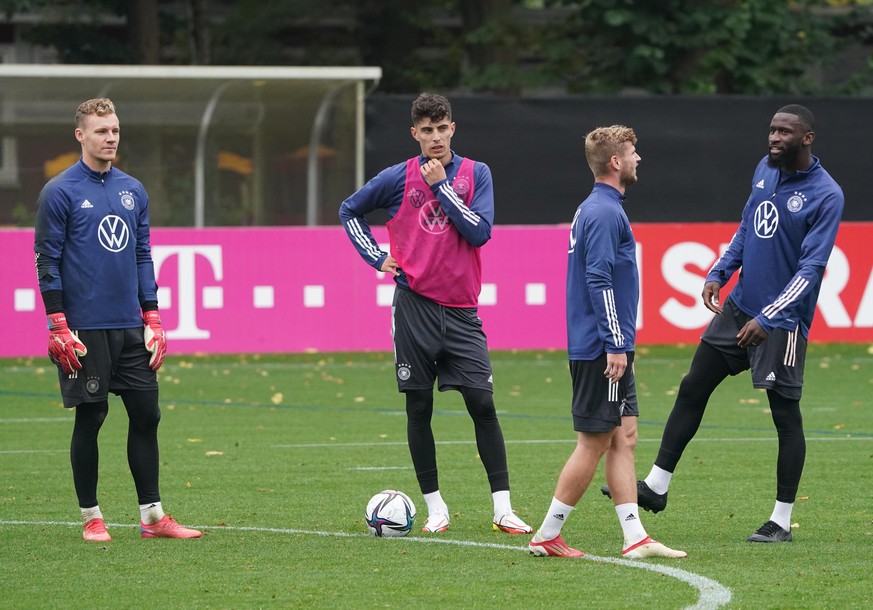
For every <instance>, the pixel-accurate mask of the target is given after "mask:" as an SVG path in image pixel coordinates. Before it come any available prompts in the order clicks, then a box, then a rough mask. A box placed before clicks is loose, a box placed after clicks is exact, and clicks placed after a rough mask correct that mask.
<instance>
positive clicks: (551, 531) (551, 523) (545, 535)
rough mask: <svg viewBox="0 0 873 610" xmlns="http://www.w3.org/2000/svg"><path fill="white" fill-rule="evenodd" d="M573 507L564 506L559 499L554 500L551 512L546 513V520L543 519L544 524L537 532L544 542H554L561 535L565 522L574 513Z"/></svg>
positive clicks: (550, 507)
mask: <svg viewBox="0 0 873 610" xmlns="http://www.w3.org/2000/svg"><path fill="white" fill-rule="evenodd" d="M573 508H574V507H573V506H570V505H569V504H564V503H563V502H561V501H560V500H558V499H557V498H552V503H551V504H550V505H549V512H548V513H546V518H545V519H543V524H542V525H541V526H540V529H539V531H538V532H537V533H538V534H539V535H540V538H542V539H543V540H552V539H553V538H557V537H558V536H559V535H560V534H561V528H563V527H564V522H565V521H567V517H569V516H570V513H571V512H573Z"/></svg>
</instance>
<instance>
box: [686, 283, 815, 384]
mask: <svg viewBox="0 0 873 610" xmlns="http://www.w3.org/2000/svg"><path fill="white" fill-rule="evenodd" d="M751 319H752V316H750V315H748V314H747V313H745V312H743V311H742V310H740V308H739V307H737V306H736V305H734V304H733V303H731V300H730V297H728V299H727V301H726V302H725V305H724V312H723V313H722V314H721V315H716V316H715V317H714V318H713V319H712V321H711V322H710V323H709V326H707V327H706V330H705V331H703V336H701V337H700V340H701V341H706V343H708V344H709V345H711V346H712V347H714V348H715V349H717V350H718V351H719V352H720V353H721V354H722V355H723V356H724V358H725V360H727V363H728V366H729V367H730V371H731V375H737V374H739V373H742V372H743V371H745V370H748V369H752V386H753V387H755V388H759V389H766V390H774V391H775V392H777V393H779V394H781V395H782V396H785V397H786V398H788V399H791V400H800V396H801V394H802V392H803V369H804V366H805V365H806V344H807V341H806V339H805V338H804V337H803V335H801V334H800V329H799V328H795V329H794V330H790V331H789V330H785V329H782V328H776V329H773V332H771V333H770V334H769V335H768V336H767V339H766V340H765V341H763V342H762V343H761V344H760V345H758V346H757V347H748V348H740V347H738V346H737V334H738V333H739V332H740V329H741V328H742V327H743V326H744V325H745V324H746V322H748V321H749V320H751Z"/></svg>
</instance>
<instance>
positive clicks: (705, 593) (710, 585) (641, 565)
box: [0, 521, 732, 610]
mask: <svg viewBox="0 0 873 610" xmlns="http://www.w3.org/2000/svg"><path fill="white" fill-rule="evenodd" d="M4 525H8V526H15V525H17V526H29V525H33V526H46V525H57V526H63V527H77V528H78V527H82V523H81V522H74V521H0V526H4ZM106 525H107V527H139V526H138V525H132V524H127V523H107V524H106ZM188 527H193V528H196V529H202V530H212V531H214V532H220V531H236V532H267V533H272V534H292V535H304V536H335V537H338V538H371V537H372V536H371V535H370V534H357V533H349V532H323V531H312V530H299V529H290V528H276V527H234V526H225V525H223V526H220V527H210V526H206V525H189V526H188ZM392 540H400V539H399V538H385V541H386V542H388V544H391V543H392V542H391V541H392ZM402 540H403V541H404V542H421V543H430V544H453V545H456V546H465V547H477V548H489V549H504V550H509V551H524V552H528V548H527V546H511V545H508V544H494V543H488V542H472V541H469V540H450V539H446V538H422V537H419V536H407V537H405V538H402ZM584 558H585V559H588V560H590V561H596V562H602V563H612V564H615V565H620V566H624V567H628V568H638V569H641V570H649V571H651V572H657V573H659V574H663V575H665V576H670V577H672V578H675V579H677V580H680V581H682V582H684V583H685V584H688V585H690V586H691V587H693V588H695V589H697V592H698V598H697V603H696V604H694V605H693V606H688V608H689V609H693V610H711V609H715V608H719V607H721V606H724V605H726V604H727V603H728V602H730V601H731V597H732V593H731V590H730V589H729V588H727V587H725V586H724V585H721V584H719V583H718V582H716V581H714V580H712V579H710V578H707V577H705V576H701V575H699V574H695V573H693V572H688V571H686V570H680V569H679V568H674V567H672V566H666V565H661V564H653V563H646V562H644V561H637V560H633V559H618V558H612V557H598V556H596V555H588V554H586V555H585V557H584ZM536 561H555V560H548V559H538V560H536ZM557 561H571V560H567V559H559V560H557Z"/></svg>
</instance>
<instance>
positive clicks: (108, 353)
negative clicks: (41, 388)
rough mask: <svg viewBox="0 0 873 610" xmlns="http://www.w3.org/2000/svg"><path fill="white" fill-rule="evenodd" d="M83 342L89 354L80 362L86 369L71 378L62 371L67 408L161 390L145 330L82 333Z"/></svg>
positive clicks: (60, 376) (60, 375)
mask: <svg viewBox="0 0 873 610" xmlns="http://www.w3.org/2000/svg"><path fill="white" fill-rule="evenodd" d="M78 335H79V341H81V342H82V343H83V344H84V345H85V347H86V348H87V350H88V353H87V354H86V355H84V356H81V357H80V358H79V362H81V363H82V368H81V369H79V370H78V371H76V372H75V373H73V374H72V375H67V374H66V373H65V372H64V371H63V370H62V369H61V368H60V367H58V380H59V382H60V385H61V396H63V398H64V406H65V407H67V408H70V407H75V406H76V405H79V404H82V403H83V402H103V401H105V400H107V399H108V397H109V392H112V393H113V394H120V393H121V392H124V391H125V390H157V389H158V375H157V373H156V372H155V371H153V370H151V369H150V368H149V358H151V354H150V353H149V351H148V350H147V349H146V348H145V343H144V342H143V329H142V328H121V329H109V330H80V331H78Z"/></svg>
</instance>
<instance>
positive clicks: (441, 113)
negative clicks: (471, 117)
mask: <svg viewBox="0 0 873 610" xmlns="http://www.w3.org/2000/svg"><path fill="white" fill-rule="evenodd" d="M445 118H448V119H449V120H450V121H451V120H452V105H451V104H450V103H449V100H447V99H446V98H444V97H443V96H442V95H436V94H434V93H420V94H419V96H418V97H417V98H415V101H414V102H412V124H413V125H417V124H418V122H419V121H421V120H422V119H430V120H431V121H434V122H436V121H441V120H442V119H445Z"/></svg>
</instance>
